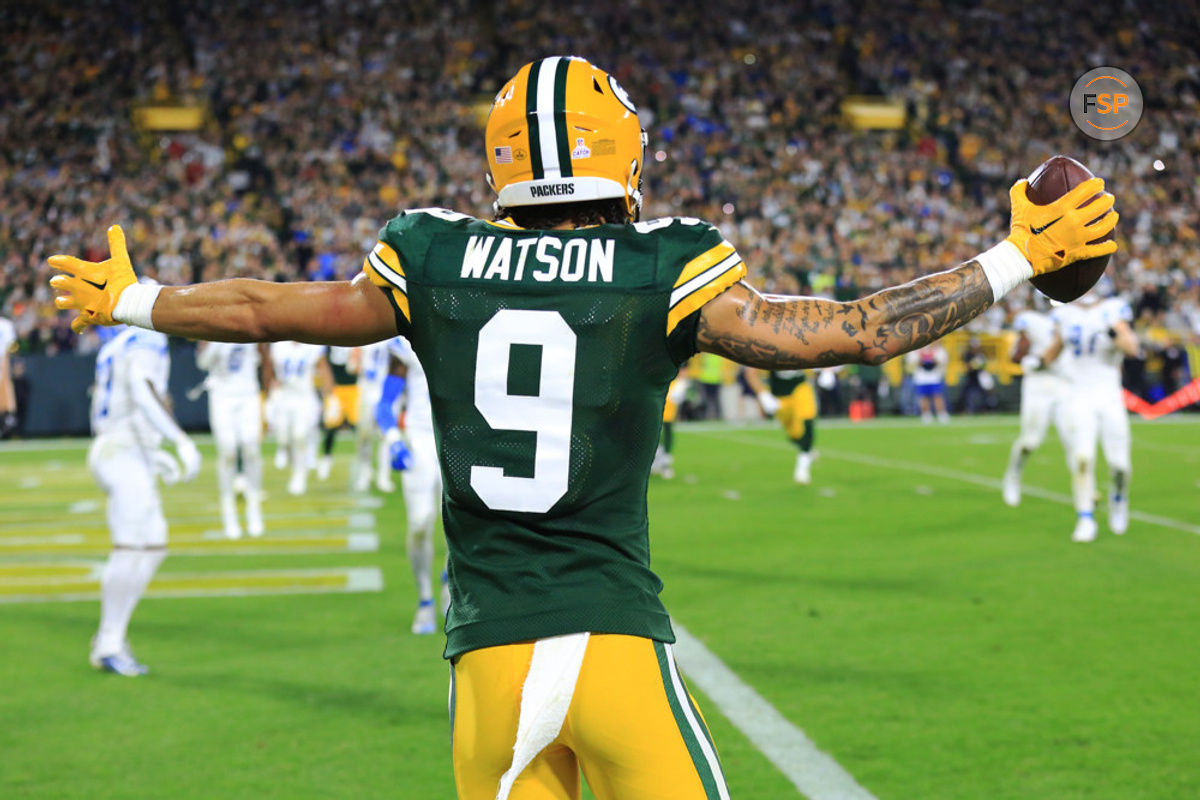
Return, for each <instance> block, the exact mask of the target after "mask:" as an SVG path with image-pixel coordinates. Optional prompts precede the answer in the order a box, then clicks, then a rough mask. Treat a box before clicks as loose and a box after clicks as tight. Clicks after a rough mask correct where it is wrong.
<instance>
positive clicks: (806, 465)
mask: <svg viewBox="0 0 1200 800" xmlns="http://www.w3.org/2000/svg"><path fill="white" fill-rule="evenodd" d="M792 480H794V481H795V482H796V483H799V484H801V485H803V486H807V485H808V484H810V483H812V456H810V455H809V454H808V453H799V454H798V455H797V456H796V469H795V470H794V471H793V472H792Z"/></svg>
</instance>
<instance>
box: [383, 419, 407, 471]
mask: <svg viewBox="0 0 1200 800" xmlns="http://www.w3.org/2000/svg"><path fill="white" fill-rule="evenodd" d="M383 444H384V446H385V447H386V448H387V452H388V458H389V460H390V461H391V464H392V469H394V470H397V471H400V470H406V469H408V468H409V467H410V466H412V451H411V450H409V449H408V445H407V444H405V443H404V437H402V436H401V435H400V429H399V428H391V429H389V430H388V432H387V433H386V434H384V436H383Z"/></svg>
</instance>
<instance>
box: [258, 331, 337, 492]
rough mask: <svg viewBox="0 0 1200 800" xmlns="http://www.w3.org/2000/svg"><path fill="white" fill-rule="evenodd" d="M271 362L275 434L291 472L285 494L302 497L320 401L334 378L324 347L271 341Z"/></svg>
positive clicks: (319, 411) (313, 453) (312, 453)
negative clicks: (285, 455)
mask: <svg viewBox="0 0 1200 800" xmlns="http://www.w3.org/2000/svg"><path fill="white" fill-rule="evenodd" d="M271 363H272V365H273V368H274V372H275V383H276V386H275V389H274V392H273V394H274V398H273V402H274V403H275V405H276V410H275V412H274V413H275V415H276V423H275V424H276V427H277V431H276V433H277V435H278V436H279V438H280V443H281V444H282V445H284V448H285V451H286V452H287V458H288V463H289V464H290V465H291V469H292V475H291V478H289V479H288V485H287V490H288V494H291V495H302V494H304V493H305V492H306V491H308V470H309V468H310V467H311V466H313V465H314V464H313V462H314V461H315V448H316V444H317V431H318V426H319V424H320V419H321V402H322V400H321V398H322V396H323V395H324V394H326V393H327V392H328V391H329V389H330V386H331V385H332V383H333V379H332V377H331V374H330V368H329V362H328V360H326V357H325V346H324V345H316V344H302V343H300V342H274V343H272V344H271ZM318 384H319V385H320V394H318V391H317V387H318Z"/></svg>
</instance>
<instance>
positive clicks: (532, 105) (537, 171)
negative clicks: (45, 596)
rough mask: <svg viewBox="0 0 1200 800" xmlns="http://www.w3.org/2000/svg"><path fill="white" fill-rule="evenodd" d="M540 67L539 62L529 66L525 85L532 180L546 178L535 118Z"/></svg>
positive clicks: (540, 63) (538, 129) (538, 127)
mask: <svg viewBox="0 0 1200 800" xmlns="http://www.w3.org/2000/svg"><path fill="white" fill-rule="evenodd" d="M541 67H542V62H541V60H539V61H535V62H533V63H532V64H530V65H529V82H528V83H527V84H526V85H525V119H526V120H527V121H528V123H529V166H530V167H531V168H532V169H533V178H534V180H541V179H542V178H544V177H546V173H545V170H544V169H543V168H542V146H541V139H540V138H539V136H540V126H539V125H538V117H537V88H538V86H537V85H538V73H539V72H540V71H541Z"/></svg>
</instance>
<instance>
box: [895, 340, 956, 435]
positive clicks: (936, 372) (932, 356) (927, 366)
mask: <svg viewBox="0 0 1200 800" xmlns="http://www.w3.org/2000/svg"><path fill="white" fill-rule="evenodd" d="M904 363H905V365H906V366H907V367H908V369H909V371H910V372H912V380H913V386H914V387H916V390H917V403H918V405H920V407H921V422H925V423H929V422H933V415H934V414H935V413H936V414H937V420H938V422H943V423H945V422H949V421H950V414H949V413H948V412H947V411H946V365H948V364H949V363H950V354H949V353H947V352H946V348H944V347H942V346H941V345H940V344H931V345H927V346H926V347H922V348H921V349H920V350H913V351H912V352H910V353H909V354H908V355H907V356H905V357H904Z"/></svg>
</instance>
